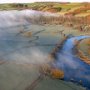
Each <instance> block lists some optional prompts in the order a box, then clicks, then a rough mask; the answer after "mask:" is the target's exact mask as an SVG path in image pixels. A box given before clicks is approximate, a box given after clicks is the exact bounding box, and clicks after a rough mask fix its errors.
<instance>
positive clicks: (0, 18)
mask: <svg viewBox="0 0 90 90" xmlns="http://www.w3.org/2000/svg"><path fill="white" fill-rule="evenodd" d="M41 15H44V16H58V15H57V14H52V13H48V12H41V11H34V10H21V11H18V10H11V11H0V27H9V26H15V25H24V24H28V23H30V22H29V21H28V19H30V18H33V19H37V18H39V17H40V16H41ZM26 18H28V19H26Z"/></svg>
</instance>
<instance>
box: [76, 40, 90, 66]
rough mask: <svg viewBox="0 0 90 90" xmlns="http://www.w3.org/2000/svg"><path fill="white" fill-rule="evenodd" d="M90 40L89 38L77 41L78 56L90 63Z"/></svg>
mask: <svg viewBox="0 0 90 90" xmlns="http://www.w3.org/2000/svg"><path fill="white" fill-rule="evenodd" d="M89 40H90V38H88V39H82V40H80V41H79V43H77V45H76V49H77V52H78V53H77V56H78V57H79V58H80V59H81V60H82V61H83V62H85V63H87V64H89V65H90V53H89V51H90V49H89V47H90V45H89Z"/></svg>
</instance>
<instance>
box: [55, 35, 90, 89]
mask: <svg viewBox="0 0 90 90" xmlns="http://www.w3.org/2000/svg"><path fill="white" fill-rule="evenodd" d="M85 38H90V36H77V37H72V38H69V39H67V41H66V42H65V43H64V45H63V47H62V49H61V50H60V51H58V53H57V54H56V61H55V66H56V67H58V68H60V69H62V70H63V71H64V73H65V76H64V80H66V81H73V82H74V83H77V84H79V83H80V82H82V85H83V86H84V87H87V89H90V65H88V64H86V63H84V62H83V61H82V60H80V59H79V58H78V57H77V56H75V55H74V51H73V47H74V40H81V39H85Z"/></svg>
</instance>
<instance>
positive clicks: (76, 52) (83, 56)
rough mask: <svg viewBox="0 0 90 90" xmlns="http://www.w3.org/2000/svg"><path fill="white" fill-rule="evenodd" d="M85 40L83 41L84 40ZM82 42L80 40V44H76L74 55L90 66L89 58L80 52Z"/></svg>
mask: <svg viewBox="0 0 90 90" xmlns="http://www.w3.org/2000/svg"><path fill="white" fill-rule="evenodd" d="M82 40H83V39H82ZM82 40H79V41H78V43H76V45H75V47H74V53H75V54H76V55H77V57H79V58H80V60H82V61H83V62H85V63H86V64H89V65H90V59H89V57H88V56H86V55H85V53H84V52H83V51H82V50H80V47H79V45H80V42H81V41H82Z"/></svg>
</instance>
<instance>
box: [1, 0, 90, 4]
mask: <svg viewBox="0 0 90 90" xmlns="http://www.w3.org/2000/svg"><path fill="white" fill-rule="evenodd" d="M43 1H44V2H45V1H50V2H90V0H0V3H32V2H43Z"/></svg>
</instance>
